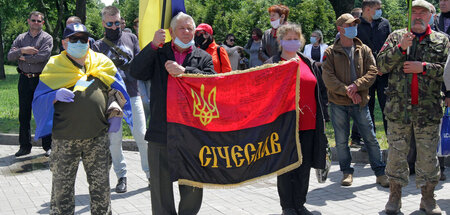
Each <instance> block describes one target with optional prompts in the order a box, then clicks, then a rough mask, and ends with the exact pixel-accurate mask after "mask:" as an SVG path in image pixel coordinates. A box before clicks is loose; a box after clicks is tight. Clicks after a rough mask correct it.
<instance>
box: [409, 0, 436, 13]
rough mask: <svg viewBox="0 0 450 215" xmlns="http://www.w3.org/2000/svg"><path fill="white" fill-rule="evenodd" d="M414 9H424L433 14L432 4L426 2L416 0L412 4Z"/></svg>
mask: <svg viewBox="0 0 450 215" xmlns="http://www.w3.org/2000/svg"><path fill="white" fill-rule="evenodd" d="M412 7H423V8H425V9H427V10H428V11H430V12H431V7H430V3H429V2H427V1H425V0H414V1H413V2H412Z"/></svg>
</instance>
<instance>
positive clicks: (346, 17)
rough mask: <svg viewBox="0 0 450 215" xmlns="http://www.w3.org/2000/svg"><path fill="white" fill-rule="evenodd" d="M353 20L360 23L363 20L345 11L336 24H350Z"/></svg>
mask: <svg viewBox="0 0 450 215" xmlns="http://www.w3.org/2000/svg"><path fill="white" fill-rule="evenodd" d="M353 22H356V24H359V23H360V22H361V20H359V19H358V18H355V17H353V16H352V15H351V14H349V13H344V14H342V15H341V16H340V17H339V18H338V19H337V20H336V25H337V26H342V24H344V23H347V24H350V23H353Z"/></svg>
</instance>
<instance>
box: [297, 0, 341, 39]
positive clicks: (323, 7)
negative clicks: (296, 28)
mask: <svg viewBox="0 0 450 215" xmlns="http://www.w3.org/2000/svg"><path fill="white" fill-rule="evenodd" d="M306 11H315V12H314V13H307V12H306ZM289 16H290V21H291V22H294V23H299V24H301V25H302V30H303V34H304V36H305V37H306V38H309V37H310V35H311V33H312V32H313V31H314V30H317V29H318V30H321V31H322V33H323V36H324V41H325V43H327V44H331V43H333V41H334V38H335V35H336V33H337V31H336V27H335V24H334V23H335V22H336V19H335V16H334V11H333V7H332V6H331V4H330V2H328V1H327V0H304V1H303V2H302V3H300V4H298V5H297V6H296V7H294V8H292V9H291V13H290V15H289Z"/></svg>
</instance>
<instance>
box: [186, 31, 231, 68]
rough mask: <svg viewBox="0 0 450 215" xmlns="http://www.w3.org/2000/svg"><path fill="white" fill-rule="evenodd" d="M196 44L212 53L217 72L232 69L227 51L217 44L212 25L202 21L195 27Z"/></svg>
mask: <svg viewBox="0 0 450 215" xmlns="http://www.w3.org/2000/svg"><path fill="white" fill-rule="evenodd" d="M194 41H195V46H197V47H199V48H201V49H203V50H205V51H206V52H208V54H210V55H211V57H212V60H213V64H214V70H215V71H216V72H217V73H225V72H230V71H231V64H230V59H229V58H228V53H227V51H226V50H225V49H224V48H223V47H221V46H219V45H217V43H216V41H215V40H214V37H213V29H212V27H211V26H210V25H208V24H206V23H202V24H200V25H198V26H197V28H196V29H195V38H194Z"/></svg>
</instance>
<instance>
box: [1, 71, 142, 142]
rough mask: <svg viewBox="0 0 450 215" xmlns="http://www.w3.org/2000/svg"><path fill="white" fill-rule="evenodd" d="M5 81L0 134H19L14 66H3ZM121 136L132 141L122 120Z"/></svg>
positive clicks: (2, 83) (2, 90)
mask: <svg viewBox="0 0 450 215" xmlns="http://www.w3.org/2000/svg"><path fill="white" fill-rule="evenodd" d="M5 70H6V79H4V80H1V79H0V101H1V104H0V133H15V134H18V133H19V99H18V96H19V95H18V93H17V83H18V81H19V73H17V71H16V67H15V66H5ZM122 124H123V128H124V129H123V136H124V138H125V139H132V138H133V137H132V136H131V132H130V129H129V128H128V125H126V123H125V121H124V120H123V122H122ZM31 129H32V133H34V130H35V129H36V124H35V122H34V119H33V120H31Z"/></svg>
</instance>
